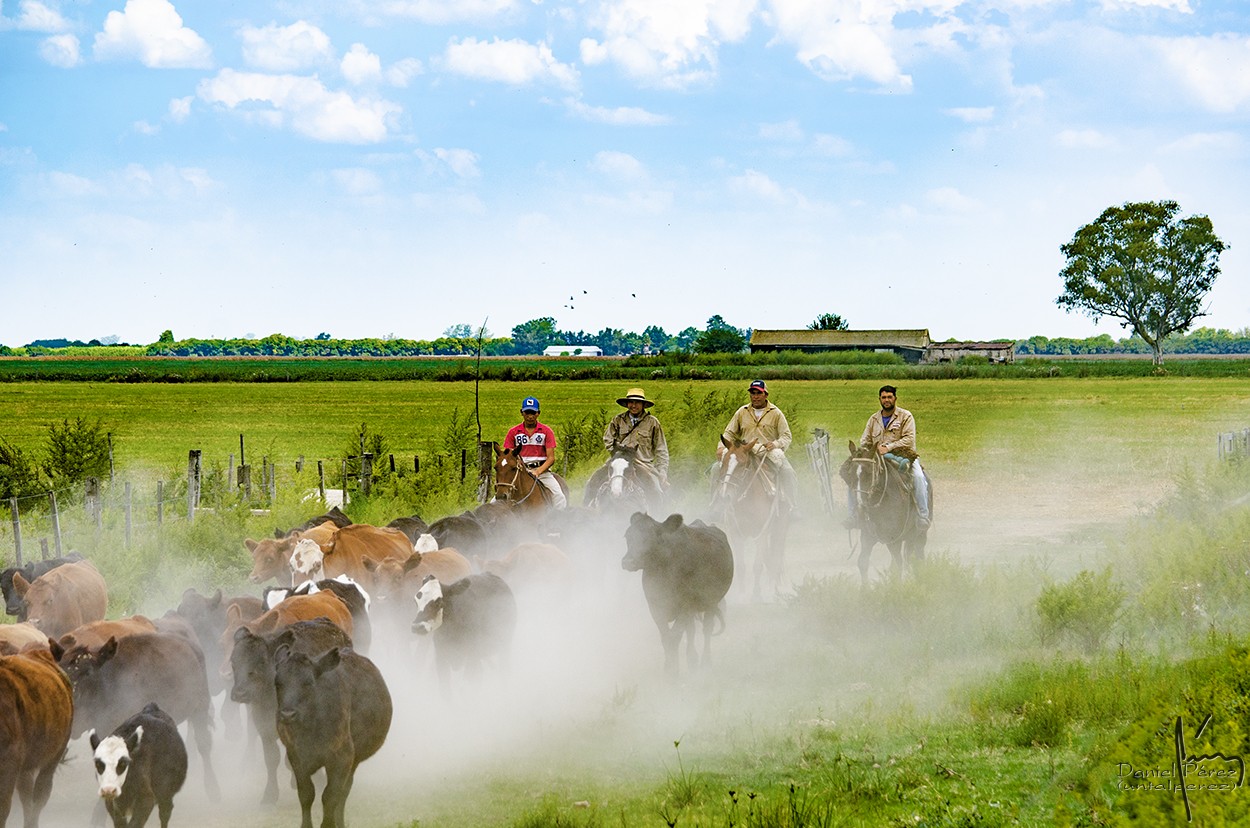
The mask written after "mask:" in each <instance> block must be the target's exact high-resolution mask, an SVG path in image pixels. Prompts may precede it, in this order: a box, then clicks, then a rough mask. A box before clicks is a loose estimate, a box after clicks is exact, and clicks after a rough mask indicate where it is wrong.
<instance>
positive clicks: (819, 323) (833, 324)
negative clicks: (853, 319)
mask: <svg viewBox="0 0 1250 828" xmlns="http://www.w3.org/2000/svg"><path fill="white" fill-rule="evenodd" d="M807 329H808V330H809V331H848V330H850V329H851V323H849V322H847V321H846V320H845V319H843V318H842V317H841V316H839V315H838V314H836V313H822V314H821V315H820V316H817V317H816V318H815V319H814V320H813V321H812V322H811V323H810V324H809V325H808V326H807Z"/></svg>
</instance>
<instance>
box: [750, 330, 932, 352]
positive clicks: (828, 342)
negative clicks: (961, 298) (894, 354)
mask: <svg viewBox="0 0 1250 828" xmlns="http://www.w3.org/2000/svg"><path fill="white" fill-rule="evenodd" d="M785 345H790V346H793V347H796V348H799V347H804V348H813V347H821V346H824V347H832V348H927V347H929V345H930V340H929V331H928V329H927V328H917V329H913V330H897V331H812V330H806V329H803V330H771V331H769V330H759V329H756V330H753V331H751V346H752V347H755V346H769V347H774V348H776V347H779V346H785Z"/></svg>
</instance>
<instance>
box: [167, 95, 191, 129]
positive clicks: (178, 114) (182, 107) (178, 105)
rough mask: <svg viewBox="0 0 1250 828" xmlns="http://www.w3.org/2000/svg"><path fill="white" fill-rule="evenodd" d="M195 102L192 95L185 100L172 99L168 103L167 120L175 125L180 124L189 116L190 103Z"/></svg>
mask: <svg viewBox="0 0 1250 828" xmlns="http://www.w3.org/2000/svg"><path fill="white" fill-rule="evenodd" d="M193 100H195V97H194V96H192V95H187V96H186V97H185V98H174V99H172V100H171V101H170V102H169V119H170V120H171V121H173V122H174V123H175V124H180V123H182V122H183V121H185V120H186V119H187V118H188V117H190V115H191V101H193Z"/></svg>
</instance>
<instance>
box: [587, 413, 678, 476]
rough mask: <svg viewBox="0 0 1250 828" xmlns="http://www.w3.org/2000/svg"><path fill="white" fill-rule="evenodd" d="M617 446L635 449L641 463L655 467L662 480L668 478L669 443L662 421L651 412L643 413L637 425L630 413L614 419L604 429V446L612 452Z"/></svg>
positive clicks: (621, 414) (618, 415) (619, 415)
mask: <svg viewBox="0 0 1250 828" xmlns="http://www.w3.org/2000/svg"><path fill="white" fill-rule="evenodd" d="M615 444H620V445H622V446H625V447H626V448H630V449H634V451H635V452H636V454H635V456H636V457H637V458H638V460H639V462H641V463H644V464H647V465H651V466H654V467H655V470H656V472H658V473H659V475H660V477H661V478H667V477H668V442H667V441H666V440H665V439H664V429H663V428H661V427H660V421H659V420H657V419H656V418H655V415H654V414H652V413H651V412H650V411H643V412H642V417H641V419H639V420H638V424H637V425H634V424H633V422H632V421H631V420H630V417H629V412H628V411H622V412H621V413H620V414H617V415H616V416H615V417H613V418H612V419H611V421H610V422H609V423H608V427H607V428H606V429H604V432H603V446H604V448H606V449H607V450H608V451H611V450H612V446H613V445H615Z"/></svg>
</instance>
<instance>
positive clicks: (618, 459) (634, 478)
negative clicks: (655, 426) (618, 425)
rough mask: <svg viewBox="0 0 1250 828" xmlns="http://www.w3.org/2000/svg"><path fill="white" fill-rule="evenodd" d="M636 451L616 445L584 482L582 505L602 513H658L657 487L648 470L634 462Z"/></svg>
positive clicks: (658, 493) (658, 490)
mask: <svg viewBox="0 0 1250 828" xmlns="http://www.w3.org/2000/svg"><path fill="white" fill-rule="evenodd" d="M637 453H638V452H637V450H636V449H633V448H630V447H629V446H622V445H620V444H617V445H615V446H613V447H612V456H611V457H609V458H608V462H606V463H604V464H603V465H602V466H600V467H599V469H597V470H596V471H595V473H594V474H592V475H591V476H590V479H589V480H587V481H586V490H585V493H584V495H583V497H582V505H583V506H588V507H590V508H592V509H598V510H599V511H601V512H608V511H611V512H620V513H622V514H624V515H632V514H633V513H634V512H650V513H652V514H657V513H659V512H660V511H661V508H660V507H661V506H662V504H661V502H660V501H661V495H662V492H661V491H660V487H659V484H658V481H657V480H656V478H655V475H654V474H652V472H651V470H650V469H648V468H647V467H645V466H643V465H642V464H641V463H639V462H638V461H637Z"/></svg>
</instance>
